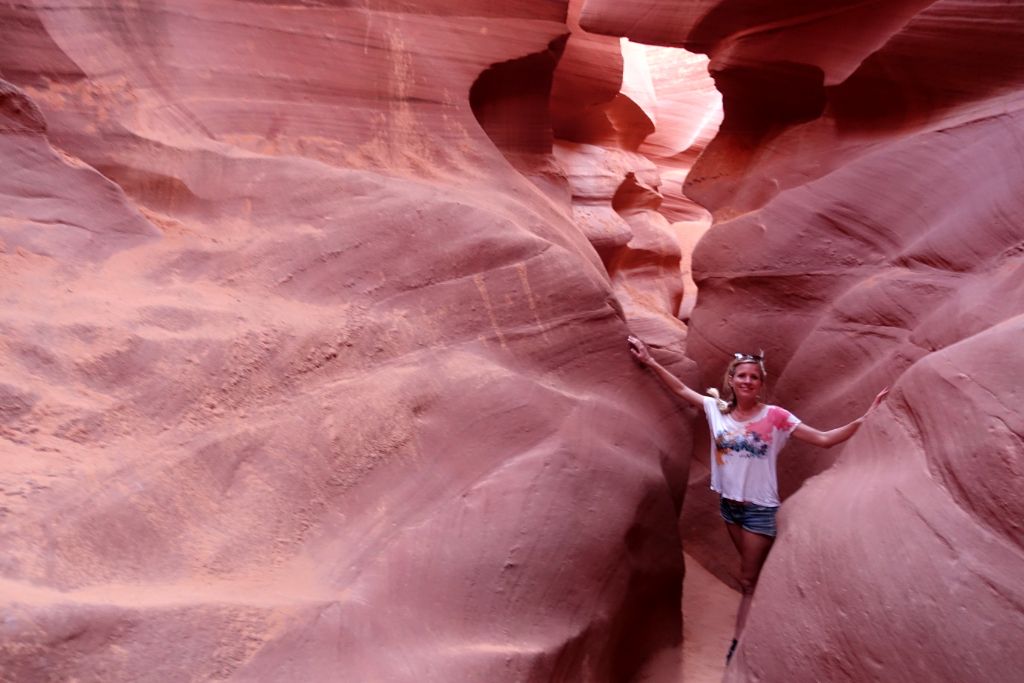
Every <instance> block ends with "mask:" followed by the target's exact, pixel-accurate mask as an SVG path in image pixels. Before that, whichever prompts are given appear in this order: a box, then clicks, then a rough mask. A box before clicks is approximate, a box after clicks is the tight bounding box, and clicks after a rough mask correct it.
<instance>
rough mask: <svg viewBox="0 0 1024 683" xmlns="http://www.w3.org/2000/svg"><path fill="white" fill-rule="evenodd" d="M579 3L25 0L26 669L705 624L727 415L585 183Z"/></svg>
mask: <svg viewBox="0 0 1024 683" xmlns="http://www.w3.org/2000/svg"><path fill="white" fill-rule="evenodd" d="M566 12H567V7H566V3H560V2H547V1H541V0H530V1H525V0H524V1H522V2H513V3H505V4H503V5H501V6H500V7H499V6H498V5H495V4H493V3H483V2H468V3H460V4H459V5H458V7H455V6H453V5H452V4H451V3H444V2H419V3H415V4H413V3H407V2H400V1H395V2H381V3H374V4H373V6H372V8H367V7H361V6H360V7H356V6H349V5H348V4H345V3H342V4H339V5H330V4H326V5H316V6H313V5H309V4H307V3H287V2H285V3H274V4H270V3H256V2H237V3H236V2H230V3H222V2H217V3H211V2H199V1H196V2H185V3H174V4H173V5H172V4H170V3H145V4H141V5H140V4H138V3H119V2H99V1H98V2H93V3H87V4H84V5H83V4H82V3H77V2H75V3H72V2H63V1H60V0H58V1H57V2H48V3H42V2H40V3H32V2H30V3H17V4H10V3H8V4H5V5H2V6H0V24H2V25H3V26H4V27H5V35H4V41H3V42H2V43H0V76H2V78H3V79H5V83H4V84H3V87H2V89H0V97H2V101H0V104H2V107H0V109H2V112H3V118H2V119H0V160H2V164H3V168H4V174H3V177H2V178H0V192H3V193H4V194H5V195H7V196H8V197H11V199H10V200H9V201H8V200H7V199H5V202H4V206H3V208H2V209H0V213H2V215H0V238H2V240H3V247H2V250H0V261H2V267H0V283H2V286H0V296H2V298H3V309H2V310H3V313H2V317H0V327H2V329H3V332H4V334H3V341H2V343H0V357H2V359H3V362H2V364H0V365H2V370H0V437H2V439H3V441H2V444H3V447H2V451H0V487H2V490H3V493H4V496H3V506H2V507H0V515H2V517H0V518H2V523H0V544H2V546H3V548H4V553H3V555H2V557H0V572H2V579H0V601H2V604H3V611H4V619H3V622H2V624H0V629H2V631H0V670H2V672H3V676H2V677H3V678H5V679H7V678H11V679H13V680H71V679H78V680H139V681H145V680H152V681H164V680H170V679H175V678H180V677H182V676H186V677H188V678H190V679H195V680H207V679H211V678H228V677H230V678H234V679H240V680H304V681H316V680H339V679H341V680H365V681H369V680H386V681H423V680H437V681H460V680H465V681H480V680H508V681H526V680H537V681H540V680H545V681H547V680H572V681H612V680H615V681H618V680H626V679H628V678H629V677H631V676H633V675H634V674H635V675H637V676H641V675H644V673H643V672H645V671H648V672H649V671H651V670H652V669H651V666H652V665H651V664H650V662H652V661H655V660H657V661H662V660H663V659H664V658H665V653H669V654H670V653H672V652H673V651H674V649H675V648H676V647H677V646H678V644H679V639H680V636H681V624H680V615H679V609H678V607H679V598H680V595H679V591H680V579H681V574H682V555H681V552H680V547H679V539H678V536H677V534H676V531H675V524H676V517H677V513H678V507H679V503H680V499H681V494H682V490H683V486H684V484H683V482H684V481H685V474H686V472H685V464H686V457H687V444H688V443H689V428H688V426H687V425H685V424H681V423H680V421H679V420H678V419H677V416H676V408H675V406H674V405H673V404H672V403H671V402H670V401H669V400H668V399H667V398H666V396H665V395H664V394H662V393H658V392H657V391H652V384H651V380H650V378H649V377H647V376H645V375H644V374H643V373H642V372H640V371H639V370H638V369H637V368H636V367H635V365H634V364H633V362H632V361H631V359H630V358H629V355H628V353H627V351H626V348H625V345H624V344H623V339H624V337H625V335H626V333H627V326H626V325H625V324H624V317H623V313H622V306H621V305H620V304H619V303H618V302H617V301H616V300H615V299H614V297H613V292H614V291H615V289H614V288H613V284H612V281H613V277H612V275H611V274H610V273H609V271H608V270H607V269H606V266H605V264H604V263H603V262H602V260H601V259H600V258H599V256H598V254H597V253H596V252H595V250H594V248H593V247H592V246H591V244H590V242H589V241H588V240H587V236H586V235H585V234H584V232H583V231H581V230H580V228H579V227H578V226H577V225H576V224H575V223H574V222H573V220H572V208H571V206H570V202H569V197H568V194H563V201H562V202H561V203H560V202H559V201H556V200H557V198H558V196H559V195H558V193H559V192H560V191H562V192H564V188H565V186H566V181H565V179H564V178H561V179H560V178H558V177H556V176H557V174H553V173H552V172H550V169H549V168H548V167H547V166H546V164H549V163H551V153H550V150H551V145H552V141H553V137H554V130H555V128H556V126H554V124H553V121H555V120H557V117H556V116H551V115H549V114H550V111H551V109H550V107H549V103H548V99H547V94H548V90H550V88H551V83H552V82H553V81H554V68H555V64H556V63H559V58H560V56H561V55H562V53H563V52H565V51H566V50H568V49H569V47H567V46H566V43H565V36H566V34H567V33H568V31H569V29H568V28H567V26H566V23H565V21H566ZM8 83H9V85H8ZM578 87H581V88H582V87H583V86H578ZM613 97H614V95H613ZM37 114H38V115H37ZM551 168H553V167H551ZM517 169H518V170H517ZM520 170H522V171H526V172H527V175H529V178H527V177H526V176H524V175H523V174H522V173H520ZM620 182H621V181H620ZM545 183H547V184H545ZM644 192H646V190H644ZM641 194H643V192H641ZM628 204H629V206H641V205H642V202H628ZM645 220H647V221H648V222H649V221H650V220H653V219H651V218H647V219H645ZM623 225H626V226H627V229H633V228H632V226H633V225H634V224H633V223H631V222H629V221H626V220H625V219H623ZM645 227H647V224H646V223H644V221H639V222H638V223H636V228H635V229H636V231H637V232H636V235H637V236H640V235H641V232H642V231H643V229H644V228H645ZM643 239H645V240H647V241H648V242H651V243H655V244H657V245H659V247H658V248H659V249H661V248H662V247H664V248H666V249H668V248H670V247H671V243H670V242H669V241H667V240H666V239H663V238H661V237H659V236H658V233H650V234H647V233H643ZM662 258H663V257H662V256H661V252H660V251H659V252H658V256H657V259H662ZM675 263H676V264H677V263H678V261H676V262H675ZM674 267H677V265H674ZM666 274H669V275H672V274H673V273H672V270H671V268H668V267H662V266H661V265H659V269H658V270H657V272H652V273H651V274H650V277H648V278H647V279H646V280H645V281H644V282H645V287H647V288H648V290H649V291H651V292H657V296H654V298H653V299H652V301H653V303H652V304H650V306H649V310H651V311H653V306H655V305H663V304H665V303H666V302H673V303H674V302H676V301H678V299H679V292H678V284H675V285H665V284H659V283H658V279H659V278H663V277H664V276H665V275H666ZM652 296H653V295H652ZM671 313H672V312H671V311H663V312H661V314H660V317H659V316H658V315H655V314H654V313H649V317H650V318H651V319H657V320H660V321H661V322H660V323H658V324H659V325H661V326H662V328H665V325H669V326H671V325H673V324H674V325H676V326H678V325H679V323H678V322H675V323H672V322H671V320H672V318H671ZM665 321H669V322H667V323H666V322H665ZM675 334H676V336H675V337H674V338H673V339H675V340H676V341H678V339H679V335H678V330H676V331H675ZM640 424H642V425H645V426H644V427H643V428H642V429H641V428H638V427H637V425H640Z"/></svg>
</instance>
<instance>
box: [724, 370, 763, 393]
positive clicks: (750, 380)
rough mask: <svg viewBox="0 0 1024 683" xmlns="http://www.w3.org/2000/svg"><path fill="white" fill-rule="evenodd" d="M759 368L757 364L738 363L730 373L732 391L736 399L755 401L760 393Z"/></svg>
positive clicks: (760, 379)
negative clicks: (751, 399)
mask: <svg viewBox="0 0 1024 683" xmlns="http://www.w3.org/2000/svg"><path fill="white" fill-rule="evenodd" d="M761 382H762V378H761V368H760V367H758V365H757V363H740V364H739V365H737V366H736V369H735V370H733V373H732V382H731V384H732V390H733V393H735V394H736V398H737V399H744V398H753V399H756V398H757V397H758V395H759V394H760V393H761Z"/></svg>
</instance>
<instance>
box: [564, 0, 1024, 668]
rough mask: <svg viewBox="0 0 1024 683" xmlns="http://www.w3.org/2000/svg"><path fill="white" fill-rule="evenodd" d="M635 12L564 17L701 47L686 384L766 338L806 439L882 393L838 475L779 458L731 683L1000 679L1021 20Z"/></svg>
mask: <svg viewBox="0 0 1024 683" xmlns="http://www.w3.org/2000/svg"><path fill="white" fill-rule="evenodd" d="M638 5H642V7H637V6H638ZM632 9H638V10H640V11H638V12H637V13H636V14H632V13H628V15H627V12H626V8H625V7H624V6H623V5H622V3H610V2H604V0H588V2H587V3H586V4H585V6H584V9H583V11H582V15H581V24H582V25H583V26H584V27H586V28H588V30H592V31H600V32H607V33H611V34H615V35H628V36H630V37H632V38H635V39H647V40H651V41H652V42H658V43H661V44H677V45H684V46H686V47H688V48H690V49H693V50H698V51H702V52H705V53H706V54H708V55H709V56H710V57H711V64H710V69H711V72H712V75H713V76H714V77H715V80H716V83H717V85H718V87H719V89H720V90H721V91H722V93H723V98H724V108H725V119H724V121H723V124H722V128H721V131H720V133H719V135H718V136H717V137H716V138H715V139H714V141H713V142H712V143H711V144H710V145H709V147H708V148H707V150H706V151H705V153H704V155H703V156H702V157H701V158H700V160H699V161H698V163H697V164H696V166H695V167H694V169H693V171H692V172H691V174H690V176H689V178H688V180H687V183H686V191H687V193H688V194H689V195H690V196H691V197H692V198H694V199H696V200H697V201H699V202H700V203H702V204H704V205H705V206H707V207H708V208H709V209H710V210H712V212H713V213H714V215H715V219H716V224H715V227H713V228H712V229H711V230H710V231H709V232H708V233H707V235H706V236H705V238H704V239H703V240H702V241H701V243H700V245H699V246H698V248H697V250H696V253H695V254H694V270H695V277H696V279H697V282H698V285H699V287H700V292H699V301H698V304H697V307H696V309H695V311H694V314H693V317H692V321H691V322H692V324H691V334H690V335H689V337H688V343H687V353H688V355H689V356H690V357H691V358H693V359H695V360H696V361H697V362H698V364H699V366H700V367H701V370H702V372H703V379H704V381H705V382H706V383H707V384H713V383H716V382H717V381H719V373H720V372H721V368H722V366H723V365H724V364H725V359H726V358H727V357H728V355H729V354H730V353H731V352H733V351H734V350H751V349H757V348H759V347H763V348H765V349H766V350H767V351H768V359H769V362H768V365H769V370H770V371H772V372H774V375H775V377H774V378H773V389H774V391H773V394H774V398H775V399H776V400H777V401H779V402H781V403H783V404H785V405H787V406H789V407H791V408H792V409H793V410H794V411H795V412H796V413H797V414H798V415H799V416H801V417H802V418H803V419H805V420H806V421H807V422H809V423H810V424H812V425H815V426H818V427H833V426H836V425H839V424H842V423H844V422H846V421H847V420H849V419H851V418H854V417H856V416H857V415H858V414H859V413H860V412H861V411H863V409H864V408H865V407H866V405H867V404H868V402H869V401H870V398H871V396H872V395H873V394H874V393H875V392H876V391H877V390H878V389H879V388H881V387H882V386H884V385H886V384H893V385H894V393H893V395H892V396H891V398H890V399H889V401H888V404H887V406H886V407H885V409H884V410H883V411H882V412H881V413H879V414H878V415H877V416H876V417H873V418H872V419H871V421H870V422H869V423H868V424H867V425H866V426H865V427H864V428H863V430H862V433H860V434H858V435H857V436H856V437H855V438H854V439H853V440H852V441H850V442H849V443H848V445H847V446H846V447H845V449H842V451H841V452H842V457H841V458H840V459H839V460H838V462H837V464H836V466H835V467H832V468H831V469H829V468H830V465H832V464H833V463H834V462H836V457H837V453H836V452H832V451H829V452H821V451H816V450H814V449H810V448H807V447H803V448H801V447H799V445H796V446H791V447H789V449H788V450H787V453H786V454H785V455H784V459H783V461H781V462H780V470H781V471H780V476H781V479H782V488H783V493H784V494H791V493H793V492H794V491H795V490H796V489H797V488H798V487H799V488H800V490H799V492H798V493H797V494H796V495H795V496H793V497H792V498H791V499H790V500H788V501H787V502H786V504H785V506H784V508H783V511H782V513H781V517H780V520H781V526H782V533H781V537H780V540H779V542H778V543H777V544H776V546H775V548H774V550H773V551H772V555H771V556H770V558H769V560H768V563H767V565H766V567H765V571H764V573H763V574H762V578H761V583H760V584H759V587H758V593H757V596H756V598H755V601H754V606H753V611H752V612H751V617H750V622H749V625H748V630H747V632H746V634H745V635H744V638H743V640H742V643H741V647H740V650H739V653H738V656H737V658H736V659H735V660H734V663H733V665H732V666H731V667H730V668H729V671H728V674H727V677H726V680H729V681H782V680H785V681H876V680H877V681H925V680H927V681H950V682H952V681H981V680H1010V679H1014V678H1015V677H1018V676H1019V672H1020V671H1021V670H1022V669H1024V659H1022V654H1021V649H1020V647H1019V646H1018V645H1019V643H1020V642H1022V638H1024V608H1022V604H1024V592H1022V589H1021V582H1020V581H1019V580H1017V579H1016V578H1015V577H1019V576H1022V575H1024V559H1022V557H1024V554H1022V550H1024V547H1022V540H1024V539H1022V537H1021V533H1020V525H1019V523H1018V521H1017V520H1019V519H1020V509H1019V508H1020V504H1019V501H1020V499H1021V497H1022V493H1024V466H1022V454H1024V447H1022V443H1021V436H1020V435H1021V433H1022V431H1021V427H1022V425H1021V422H1020V419H1021V417H1020V410H1019V409H1018V408H1017V405H1018V404H1017V401H1018V399H1019V393H1020V392H1019V391H1018V389H1017V388H1016V387H1015V386H1014V384H1015V379H1016V378H1019V377H1020V376H1022V371H1024V361H1022V356H1021V354H1020V351H1019V350H1018V347H1019V346H1020V340H1021V339H1022V336H1021V332H1022V331H1024V316H1022V314H1024V290H1022V284H1021V283H1022V282H1024V279H1022V277H1021V276H1022V274H1024V269H1022V268H1024V262H1022V260H1021V257H1022V254H1024V249H1022V245H1024V241H1022V240H1024V229H1022V227H1021V216H1024V201H1022V199H1021V193H1020V191H1019V185H1020V184H1021V180H1022V179H1024V166H1022V164H1021V159H1022V158H1024V154H1022V152H1024V143H1022V138H1021V130H1024V116H1022V114H1021V107H1020V104H1021V102H1022V90H1024V89H1022V84H1024V52H1022V51H1021V50H1020V47H1019V46H1020V45H1021V44H1024V7H1022V6H1021V5H1020V3H970V2H954V1H948V0H940V1H939V2H894V3H853V2H829V3H824V4H823V3H820V2H818V3H753V2H745V1H743V0H737V1H736V2H699V3H698V2H692V3H665V2H661V3H659V2H650V3H637V5H634V6H633V7H632ZM684 15H685V16H684ZM675 19H678V21H675ZM825 470H827V471H825ZM822 472H824V474H821V476H818V477H816V478H814V479H811V480H810V481H806V480H807V479H808V477H810V476H811V475H814V474H816V473H822ZM805 481H806V483H805ZM684 519H685V515H684ZM696 535H697V536H699V534H696ZM695 545H696V544H694V545H690V546H688V547H689V548H690V552H694V550H693V548H694V546H695ZM705 559H707V560H708V561H713V560H714V557H713V554H712V553H709V554H708V555H706V556H705Z"/></svg>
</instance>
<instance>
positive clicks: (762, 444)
mask: <svg viewBox="0 0 1024 683" xmlns="http://www.w3.org/2000/svg"><path fill="white" fill-rule="evenodd" d="M796 425H797V420H796V418H794V417H793V415H792V414H791V413H789V412H787V411H785V410H783V409H782V408H779V407H777V406H772V407H771V408H769V409H768V412H767V413H766V414H765V416H764V417H762V418H761V419H760V420H757V421H755V422H751V423H750V424H742V423H739V428H738V429H734V428H726V429H720V430H718V431H717V432H715V460H717V461H718V464H719V465H724V464H725V456H727V455H733V456H739V457H741V458H764V457H766V456H767V455H768V450H769V449H770V448H771V445H772V439H773V438H774V437H773V430H776V429H778V430H779V431H781V432H785V433H787V434H788V433H789V432H790V431H792V430H793V428H794V427H796Z"/></svg>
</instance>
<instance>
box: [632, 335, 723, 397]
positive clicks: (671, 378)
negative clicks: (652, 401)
mask: <svg viewBox="0 0 1024 683" xmlns="http://www.w3.org/2000/svg"><path fill="white" fill-rule="evenodd" d="M626 341H627V342H629V351H630V353H632V354H633V358H634V359H636V361H637V362H638V363H640V364H641V365H646V366H647V367H649V368H650V369H651V370H652V371H653V372H654V374H655V375H656V376H657V378H658V379H660V380H661V383H662V384H664V385H665V386H666V387H668V389H669V391H671V392H672V393H673V394H676V395H677V396H680V397H682V398H684V399H686V401H687V402H688V403H691V404H693V405H695V406H697V407H698V408H702V407H703V406H704V397H703V396H701V395H700V394H698V393H697V392H696V391H694V390H693V389H691V388H690V387H688V386H686V385H685V384H683V382H682V380H680V379H679V378H678V377H676V376H675V375H673V374H672V373H671V372H669V371H668V370H666V369H665V368H664V367H662V365H661V363H659V362H658V361H656V360H654V356H652V355H651V352H650V351H649V350H648V349H647V345H646V344H644V343H643V342H642V341H640V340H639V339H638V338H636V337H634V336H632V335H631V336H629V337H626Z"/></svg>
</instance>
